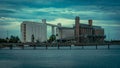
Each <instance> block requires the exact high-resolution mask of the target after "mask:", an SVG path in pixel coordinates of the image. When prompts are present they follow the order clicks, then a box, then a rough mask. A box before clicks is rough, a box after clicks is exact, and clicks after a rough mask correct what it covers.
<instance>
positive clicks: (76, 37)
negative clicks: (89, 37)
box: [75, 16, 80, 43]
mask: <svg viewBox="0 0 120 68" xmlns="http://www.w3.org/2000/svg"><path fill="white" fill-rule="evenodd" d="M79 20H80V18H79V16H76V18H75V39H76V41H77V43H79V41H80V40H79V35H80V27H79V26H80V24H79Z"/></svg>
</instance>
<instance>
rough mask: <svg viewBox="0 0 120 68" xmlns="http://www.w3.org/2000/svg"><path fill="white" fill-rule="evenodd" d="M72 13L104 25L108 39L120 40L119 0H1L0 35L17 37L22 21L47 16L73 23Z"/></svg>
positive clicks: (95, 23)
mask: <svg viewBox="0 0 120 68" xmlns="http://www.w3.org/2000/svg"><path fill="white" fill-rule="evenodd" d="M75 16H80V23H85V24H87V23H88V19H92V20H93V25H97V26H101V27H102V28H104V29H105V35H106V39H107V40H113V39H114V40H120V0H0V38H5V37H7V36H10V35H14V36H19V37H20V24H21V23H22V22H23V21H35V22H41V19H46V20H47V23H51V24H57V23H62V25H63V26H69V27H72V25H73V24H74V23H75V22H74V18H75ZM50 30H51V29H50V27H48V36H50V34H51V31H50ZM7 33H8V35H7Z"/></svg>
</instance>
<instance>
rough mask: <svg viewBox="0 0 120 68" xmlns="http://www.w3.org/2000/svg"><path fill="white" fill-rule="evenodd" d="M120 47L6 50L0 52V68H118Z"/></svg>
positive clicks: (119, 66) (119, 67)
mask: <svg viewBox="0 0 120 68" xmlns="http://www.w3.org/2000/svg"><path fill="white" fill-rule="evenodd" d="M119 63H120V46H111V49H110V50H108V49H107V46H99V47H98V50H96V49H95V46H87V47H84V49H81V47H72V49H71V50H70V49H69V47H60V50H57V47H49V48H48V50H45V48H44V47H43V48H37V50H33V48H31V47H30V48H25V50H21V49H19V48H14V49H13V50H9V49H7V48H5V49H2V50H0V68H120V64H119Z"/></svg>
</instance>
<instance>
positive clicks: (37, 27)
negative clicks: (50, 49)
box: [21, 19, 47, 42]
mask: <svg viewBox="0 0 120 68" xmlns="http://www.w3.org/2000/svg"><path fill="white" fill-rule="evenodd" d="M46 40H47V25H46V20H45V19H43V20H42V23H38V22H31V21H23V23H22V24H21V41H22V42H44V41H46Z"/></svg>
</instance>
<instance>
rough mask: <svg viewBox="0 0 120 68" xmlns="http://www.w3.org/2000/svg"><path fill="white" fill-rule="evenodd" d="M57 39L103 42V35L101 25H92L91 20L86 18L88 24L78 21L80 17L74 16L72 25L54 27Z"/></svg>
mask: <svg viewBox="0 0 120 68" xmlns="http://www.w3.org/2000/svg"><path fill="white" fill-rule="evenodd" d="M56 33H57V39H64V40H68V39H69V40H73V39H74V40H75V41H76V42H78V43H79V42H81V43H82V42H87V43H91V42H103V41H104V38H105V35H104V29H103V28H102V27H101V26H93V21H92V20H88V24H82V23H80V18H79V17H78V16H77V17H76V18H75V25H74V26H73V27H62V26H61V27H58V28H57V29H56Z"/></svg>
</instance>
